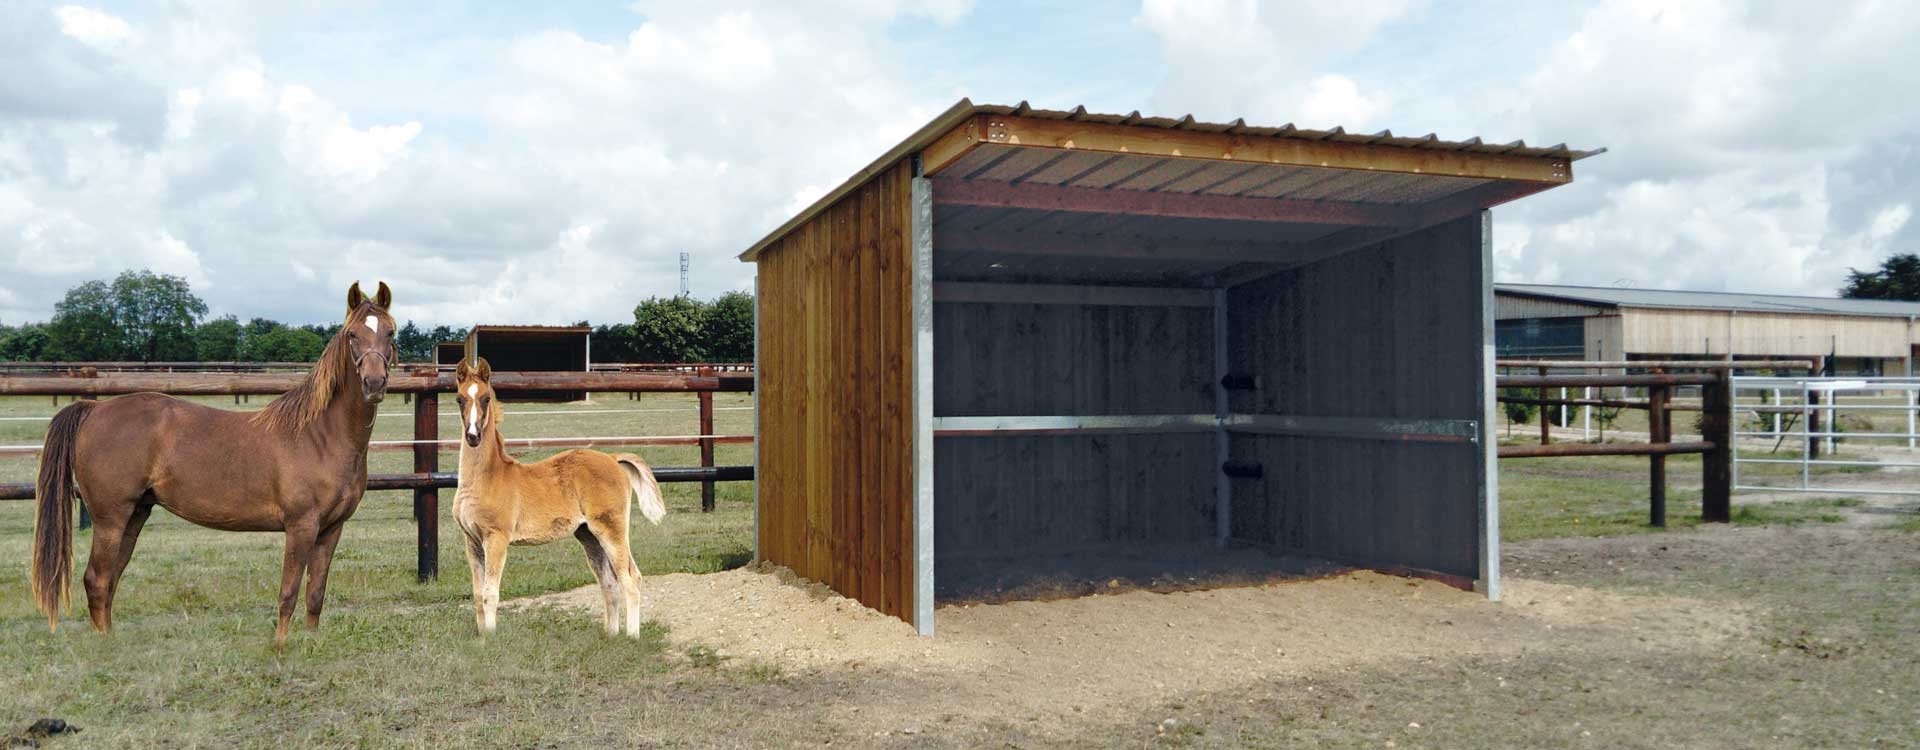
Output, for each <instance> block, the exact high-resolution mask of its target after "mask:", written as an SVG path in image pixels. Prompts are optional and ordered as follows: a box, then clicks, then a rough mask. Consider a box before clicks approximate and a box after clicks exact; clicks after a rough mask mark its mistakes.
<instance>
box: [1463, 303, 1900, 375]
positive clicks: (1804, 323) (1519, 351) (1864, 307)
mask: <svg viewBox="0 0 1920 750" xmlns="http://www.w3.org/2000/svg"><path fill="white" fill-rule="evenodd" d="M1493 293H1494V317H1495V323H1494V324H1495V326H1497V330H1496V332H1495V336H1496V338H1497V339H1498V342H1497V343H1498V349H1499V352H1498V353H1499V356H1501V357H1503V358H1504V357H1533V358H1546V359H1586V360H1623V359H1624V360H1634V359H1780V358H1782V357H1807V358H1813V359H1815V360H1818V361H1819V362H1820V363H1821V365H1822V368H1821V369H1822V370H1823V371H1825V372H1826V373H1827V374H1829V375H1868V376H1880V375H1895V376H1898V375H1909V376H1910V375H1912V374H1913V360H1914V357H1915V355H1916V354H1920V326H1916V325H1915V322H1916V321H1920V302H1905V301H1901V300H1883V299H1838V298H1834V297H1795V296H1787V295H1781V294H1743V293H1737V292H1689V291H1676V290H1666V289H1631V288H1619V287H1591V286H1555V285H1547V284H1496V285H1494V290H1493Z"/></svg>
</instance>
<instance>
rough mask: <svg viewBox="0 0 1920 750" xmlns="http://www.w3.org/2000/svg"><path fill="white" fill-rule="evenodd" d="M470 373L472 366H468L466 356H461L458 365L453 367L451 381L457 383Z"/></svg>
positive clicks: (471, 372)
mask: <svg viewBox="0 0 1920 750" xmlns="http://www.w3.org/2000/svg"><path fill="white" fill-rule="evenodd" d="M472 374H473V368H470V367H468V366H467V360H466V358H465V357H462V358H460V366H459V367H455V368H453V382H455V383H458V382H460V381H462V380H466V379H467V376H468V375H472Z"/></svg>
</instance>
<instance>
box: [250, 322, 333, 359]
mask: <svg viewBox="0 0 1920 750" xmlns="http://www.w3.org/2000/svg"><path fill="white" fill-rule="evenodd" d="M245 342H246V346H245V352H244V354H246V359H247V360H249V361H253V362H312V361H314V360H316V359H319V358H320V352H321V351H322V350H325V349H326V348H327V340H326V339H323V338H321V337H320V334H317V333H314V332H313V331H309V330H307V329H305V328H291V327H287V326H281V327H278V328H275V329H273V330H271V331H268V332H266V333H264V334H260V335H258V336H248V337H247V338H246V339H245Z"/></svg>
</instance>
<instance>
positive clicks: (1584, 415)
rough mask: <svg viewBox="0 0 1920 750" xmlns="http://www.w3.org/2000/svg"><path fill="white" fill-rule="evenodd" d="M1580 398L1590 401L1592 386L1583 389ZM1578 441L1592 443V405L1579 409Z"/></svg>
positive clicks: (1591, 398)
mask: <svg viewBox="0 0 1920 750" xmlns="http://www.w3.org/2000/svg"><path fill="white" fill-rule="evenodd" d="M1581 397H1582V398H1585V399H1586V400H1588V401H1592V400H1593V386H1587V387H1586V388H1585V389H1583V390H1582V391H1581ZM1580 439H1581V440H1586V441H1588V442H1592V440H1593V404H1587V405H1586V406H1582V407H1580Z"/></svg>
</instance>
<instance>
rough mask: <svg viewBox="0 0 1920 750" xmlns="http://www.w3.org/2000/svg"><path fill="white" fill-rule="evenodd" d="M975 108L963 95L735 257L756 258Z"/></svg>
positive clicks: (961, 119)
mask: <svg viewBox="0 0 1920 750" xmlns="http://www.w3.org/2000/svg"><path fill="white" fill-rule="evenodd" d="M977 111H978V108H977V107H975V106H974V104H973V100H972V99H968V98H965V97H962V98H961V99H960V101H958V102H954V104H953V106H951V107H948V108H947V111H945V112H942V113H940V115H939V116H938V117H935V118H933V121H931V122H928V123H927V124H926V125H925V126H922V127H921V128H920V129H919V130H916V131H914V132H913V134H912V135H909V136H907V138H906V140H903V141H901V142H900V143H899V144H897V145H895V146H894V147H893V148H890V149H887V152H886V153H884V154H881V155H880V158H878V159H875V160H873V163H871V164H868V165H867V166H866V167H864V168H862V169H861V170H860V171H858V172H855V173H853V176H852V177H849V178H847V181H846V182H842V183H840V186H839V187H836V188H834V189H832V190H829V191H827V194H826V195H823V196H821V197H820V199H819V200H817V201H814V202H813V203H811V204H808V205H807V208H806V210H804V211H801V212H800V213H798V214H796V215H794V217H793V218H791V219H788V220H787V221H786V222H785V223H783V224H781V225H780V226H779V227H776V228H775V229H774V230H773V231H771V232H768V233H767V236H765V237H762V238H760V241H759V242H755V243H753V246H751V247H748V248H747V250H746V252H743V253H741V254H740V255H739V256H738V257H739V259H740V260H741V261H743V262H747V263H751V262H753V260H754V259H755V258H757V257H759V256H760V251H762V250H765V249H766V248H767V246H768V245H771V244H773V243H774V242H775V241H777V240H779V239H780V238H781V237H784V236H786V234H787V233H788V232H791V231H793V230H794V228H796V227H798V226H800V225H801V224H805V223H807V222H808V221H810V220H812V219H813V217H815V216H818V215H819V214H820V212H821V211H825V210H827V207H828V206H832V205H833V204H835V203H838V202H840V199H841V198H844V197H846V195H847V194H848V193H851V192H853V191H854V189H855V188H858V187H860V186H861V185H865V184H866V183H867V180H870V179H873V176H874V175H876V174H879V173H880V170H882V169H885V168H886V167H888V166H890V165H892V164H893V163H894V162H897V161H899V160H901V159H902V158H905V157H906V156H907V155H908V154H911V153H913V152H915V151H919V150H921V149H924V148H926V147H927V146H928V145H929V144H931V143H933V141H934V140H935V139H937V138H939V137H940V136H943V135H946V134H947V131H949V130H952V129H954V128H956V127H959V126H960V124H961V123H963V122H966V120H967V118H969V117H972V116H973V115H974V113H975V112H977Z"/></svg>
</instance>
